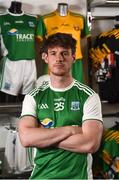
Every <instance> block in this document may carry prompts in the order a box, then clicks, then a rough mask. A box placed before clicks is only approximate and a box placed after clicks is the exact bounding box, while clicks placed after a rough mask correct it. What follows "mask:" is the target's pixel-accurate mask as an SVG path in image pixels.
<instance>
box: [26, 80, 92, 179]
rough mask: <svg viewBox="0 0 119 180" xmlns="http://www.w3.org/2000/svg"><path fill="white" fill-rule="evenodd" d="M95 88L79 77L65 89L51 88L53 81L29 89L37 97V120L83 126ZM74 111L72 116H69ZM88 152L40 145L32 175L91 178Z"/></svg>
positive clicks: (47, 124) (53, 124) (51, 124)
mask: <svg viewBox="0 0 119 180" xmlns="http://www.w3.org/2000/svg"><path fill="white" fill-rule="evenodd" d="M93 93H94V92H93V91H92V90H91V89H90V88H89V87H87V86H85V85H83V84H82V83H79V82H78V81H75V82H74V84H73V85H72V87H71V88H70V89H68V90H64V91H61V92H60V91H54V90H52V89H50V87H49V82H46V83H45V84H44V85H42V86H41V87H40V88H38V89H37V88H36V89H35V90H33V91H31V93H29V95H30V96H32V97H33V98H34V99H35V102H36V107H35V109H36V111H37V113H36V114H37V120H38V122H39V123H40V124H42V125H43V126H44V128H56V127H62V126H67V125H70V126H71V125H78V126H82V116H83V106H84V103H85V102H86V100H87V98H88V97H89V96H90V95H92V94H93ZM69 114H70V116H69ZM87 156H88V154H81V153H73V152H70V151H65V150H62V149H59V148H55V147H50V148H43V149H40V148H37V153H36V156H35V160H34V162H35V167H34V170H33V173H32V175H31V179H44V178H45V179H87V178H88V173H89V172H87V171H88V170H87V167H88V160H87Z"/></svg>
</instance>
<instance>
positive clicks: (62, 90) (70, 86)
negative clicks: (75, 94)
mask: <svg viewBox="0 0 119 180" xmlns="http://www.w3.org/2000/svg"><path fill="white" fill-rule="evenodd" d="M49 85H50V89H52V90H53V91H56V92H64V91H67V90H69V89H71V88H72V87H73V85H74V79H73V81H72V83H71V84H70V85H69V86H67V87H65V88H54V87H53V86H52V85H51V82H49Z"/></svg>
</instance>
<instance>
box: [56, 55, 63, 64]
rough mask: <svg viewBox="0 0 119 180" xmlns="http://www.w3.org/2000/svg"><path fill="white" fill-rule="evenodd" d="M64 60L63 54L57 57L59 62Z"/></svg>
mask: <svg viewBox="0 0 119 180" xmlns="http://www.w3.org/2000/svg"><path fill="white" fill-rule="evenodd" d="M63 59H64V57H63V55H62V54H58V55H57V62H63Z"/></svg>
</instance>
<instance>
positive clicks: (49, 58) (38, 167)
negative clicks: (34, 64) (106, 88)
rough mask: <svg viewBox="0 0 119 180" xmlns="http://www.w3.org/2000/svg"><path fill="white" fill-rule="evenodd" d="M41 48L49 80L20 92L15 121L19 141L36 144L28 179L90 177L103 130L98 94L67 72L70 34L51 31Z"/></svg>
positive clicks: (71, 58)
mask: <svg viewBox="0 0 119 180" xmlns="http://www.w3.org/2000/svg"><path fill="white" fill-rule="evenodd" d="M42 48H43V53H44V54H43V57H44V60H45V62H46V63H47V64H48V67H49V70H50V81H47V82H45V83H43V84H42V85H41V86H40V87H39V88H36V89H34V90H32V91H31V92H30V93H29V94H27V95H26V96H25V99H24V102H23V108H22V114H21V119H20V122H19V135H20V139H21V143H22V145H23V146H25V147H35V148H36V154H35V159H34V163H35V166H34V169H33V172H32V175H31V179H91V178H92V167H91V165H92V157H91V153H94V152H95V151H96V150H97V149H98V148H99V145H100V141H101V137H102V132H103V125H102V114H101V104H100V100H99V96H98V94H96V93H95V92H94V91H93V90H92V89H91V88H89V87H88V86H86V85H84V84H82V83H80V82H78V81H77V80H75V79H73V77H72V75H71V67H72V64H73V62H74V60H75V50H76V40H75V39H74V38H72V36H71V35H68V34H65V33H56V34H54V35H51V36H49V37H48V38H47V39H46V40H45V41H44V43H43V46H42Z"/></svg>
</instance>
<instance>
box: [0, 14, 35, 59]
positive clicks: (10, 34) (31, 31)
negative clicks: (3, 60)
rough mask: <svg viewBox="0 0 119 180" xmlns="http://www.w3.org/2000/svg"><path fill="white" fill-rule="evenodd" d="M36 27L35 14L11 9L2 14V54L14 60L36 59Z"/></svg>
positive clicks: (0, 32)
mask: <svg viewBox="0 0 119 180" xmlns="http://www.w3.org/2000/svg"><path fill="white" fill-rule="evenodd" d="M35 27H36V17H35V16H32V15H28V14H24V13H22V14H13V13H10V12H9V11H7V12H6V13H5V14H2V15H0V36H1V52H2V56H4V57H5V56H7V57H8V59H9V60H12V61H17V60H22V59H23V60H32V59H35Z"/></svg>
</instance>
